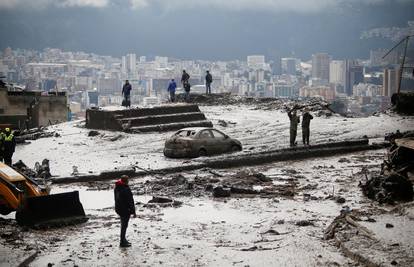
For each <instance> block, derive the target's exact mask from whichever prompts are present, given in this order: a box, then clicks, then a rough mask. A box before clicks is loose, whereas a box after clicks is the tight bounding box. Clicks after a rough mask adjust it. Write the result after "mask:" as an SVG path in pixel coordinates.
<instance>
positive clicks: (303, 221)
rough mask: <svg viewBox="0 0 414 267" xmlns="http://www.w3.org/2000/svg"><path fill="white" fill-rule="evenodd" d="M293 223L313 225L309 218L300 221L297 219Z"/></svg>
mask: <svg viewBox="0 0 414 267" xmlns="http://www.w3.org/2000/svg"><path fill="white" fill-rule="evenodd" d="M295 225H297V226H309V225H314V224H313V222H311V221H309V220H301V221H297V222H296V223H295Z"/></svg>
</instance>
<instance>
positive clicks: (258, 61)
mask: <svg viewBox="0 0 414 267" xmlns="http://www.w3.org/2000/svg"><path fill="white" fill-rule="evenodd" d="M247 66H248V67H249V68H251V69H264V68H265V56H263V55H252V56H247Z"/></svg>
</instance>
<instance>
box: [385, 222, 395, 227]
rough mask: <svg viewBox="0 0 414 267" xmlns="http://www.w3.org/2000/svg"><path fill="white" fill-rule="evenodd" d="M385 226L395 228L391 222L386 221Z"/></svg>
mask: <svg viewBox="0 0 414 267" xmlns="http://www.w3.org/2000/svg"><path fill="white" fill-rule="evenodd" d="M385 228H394V225H392V224H390V223H386V224H385Z"/></svg>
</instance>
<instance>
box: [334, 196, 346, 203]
mask: <svg viewBox="0 0 414 267" xmlns="http://www.w3.org/2000/svg"><path fill="white" fill-rule="evenodd" d="M335 201H336V203H338V204H344V203H345V202H346V199H345V198H344V197H341V196H337V197H336V199H335Z"/></svg>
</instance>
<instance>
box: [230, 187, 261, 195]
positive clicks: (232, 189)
mask: <svg viewBox="0 0 414 267" xmlns="http://www.w3.org/2000/svg"><path fill="white" fill-rule="evenodd" d="M230 192H231V193H232V194H259V191H256V190H253V189H249V188H239V187H234V186H232V187H230Z"/></svg>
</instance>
